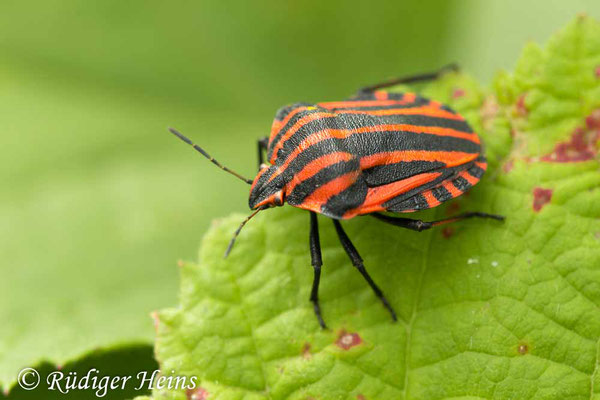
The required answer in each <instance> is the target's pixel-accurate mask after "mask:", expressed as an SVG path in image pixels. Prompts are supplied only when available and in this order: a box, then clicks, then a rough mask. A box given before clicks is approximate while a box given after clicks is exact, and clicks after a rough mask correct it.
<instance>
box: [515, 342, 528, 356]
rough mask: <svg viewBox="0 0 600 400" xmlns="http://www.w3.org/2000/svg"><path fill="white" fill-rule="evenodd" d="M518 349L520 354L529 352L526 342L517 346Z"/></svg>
mask: <svg viewBox="0 0 600 400" xmlns="http://www.w3.org/2000/svg"><path fill="white" fill-rule="evenodd" d="M517 351H518V352H519V354H527V353H529V346H527V345H526V344H525V343H521V344H520V345H519V347H518V348H517Z"/></svg>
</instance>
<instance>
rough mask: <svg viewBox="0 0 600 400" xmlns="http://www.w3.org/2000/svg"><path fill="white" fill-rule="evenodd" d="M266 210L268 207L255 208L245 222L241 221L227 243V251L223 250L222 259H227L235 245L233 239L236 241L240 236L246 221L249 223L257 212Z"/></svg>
mask: <svg viewBox="0 0 600 400" xmlns="http://www.w3.org/2000/svg"><path fill="white" fill-rule="evenodd" d="M266 208H268V207H260V208H257V209H256V211H254V212H253V213H252V214H250V215H249V216H247V217H246V219H245V220H243V221H242V223H241V224H240V226H238V228H237V229H236V230H235V232H234V234H233V237H232V238H231V240H230V241H229V245H228V246H227V250H225V254H224V255H223V258H227V256H228V255H229V253H231V249H233V245H234V244H235V239H237V237H238V235H239V234H240V232H241V230H242V228H243V227H244V225H246V223H247V222H248V221H250V220H251V219H252V217H254V216H255V215H256V214H258V212H259V211H262V210H264V209H266Z"/></svg>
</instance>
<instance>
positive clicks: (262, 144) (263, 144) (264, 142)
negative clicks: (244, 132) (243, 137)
mask: <svg viewBox="0 0 600 400" xmlns="http://www.w3.org/2000/svg"><path fill="white" fill-rule="evenodd" d="M256 144H257V145H258V146H257V147H258V168H260V166H261V165H262V164H264V162H265V161H264V157H263V151H266V150H267V146H268V145H269V138H268V137H263V138H260V139H258V141H257V142H256Z"/></svg>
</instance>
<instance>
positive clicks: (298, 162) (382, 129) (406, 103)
mask: <svg viewBox="0 0 600 400" xmlns="http://www.w3.org/2000/svg"><path fill="white" fill-rule="evenodd" d="M449 70H456V66H454V65H449V66H446V67H444V68H442V69H440V70H439V71H437V72H433V73H428V74H422V75H417V76H411V77H405V78H398V79H393V80H389V81H386V82H382V83H379V84H376V85H372V86H368V87H365V88H363V89H361V90H359V91H358V93H357V94H356V95H355V96H354V97H352V98H350V99H349V100H345V101H334V102H323V103H317V104H308V103H296V104H292V105H289V106H286V107H283V108H281V109H280V110H279V111H278V112H277V114H276V116H275V120H274V121H273V125H272V128H271V135H270V137H268V138H266V137H265V138H263V139H260V140H259V141H258V159H259V171H258V174H257V175H256V177H255V178H254V180H250V179H246V178H244V177H243V176H241V175H240V174H238V173H236V172H234V171H232V170H230V169H228V168H227V167H225V166H223V165H222V164H220V163H219V162H218V161H216V160H215V159H214V158H212V157H211V156H210V155H209V154H208V153H207V152H206V151H204V150H203V149H202V148H201V147H199V146H197V145H196V144H194V143H192V141H190V140H189V139H188V138H187V137H185V136H183V135H182V134H181V133H179V132H177V131H176V130H174V129H170V131H171V132H172V133H173V134H175V135H176V136H177V137H179V138H180V139H181V140H183V141H184V142H186V143H187V144H189V145H191V146H193V147H194V148H195V149H196V150H197V151H198V152H200V153H201V154H202V155H203V156H204V157H206V158H207V159H209V160H210V161H211V162H212V163H213V164H215V165H216V166H217V167H219V168H221V169H223V170H225V171H227V172H229V173H231V174H233V175H235V176H236V177H238V178H239V179H241V180H243V181H244V182H246V183H248V184H250V185H251V188H250V198H249V206H250V209H252V210H253V212H252V214H250V216H249V217H247V218H246V219H245V220H244V221H243V222H242V223H241V225H240V226H239V228H238V229H237V230H236V232H235V233H234V235H233V238H232V239H231V241H230V243H229V246H228V248H227V250H226V252H225V256H227V254H229V252H230V251H231V249H232V247H233V244H234V242H235V239H236V237H237V236H238V234H239V233H240V231H241V229H242V228H243V226H244V225H245V224H246V223H247V222H248V221H249V220H250V219H251V218H252V217H253V216H255V215H256V214H257V213H259V212H260V211H262V210H266V209H267V208H271V207H277V206H282V205H284V204H285V203H288V204H289V205H291V206H294V207H298V208H301V209H304V210H308V211H309V214H310V234H309V248H310V255H311V264H312V267H313V272H314V278H313V284H312V290H311V293H310V301H311V302H312V304H313V307H314V312H315V315H316V317H317V320H318V322H319V324H320V325H321V327H322V328H326V325H325V322H324V320H323V318H322V314H321V308H320V305H319V296H318V290H319V281H320V278H321V265H322V258H321V245H320V241H319V229H318V222H317V214H322V215H324V216H326V217H329V218H331V219H332V221H333V224H334V227H335V230H336V232H337V235H338V237H339V240H340V242H341V245H342V247H343V248H344V250H345V251H346V253H347V254H348V256H349V257H350V260H351V262H352V264H353V265H354V266H355V267H356V268H357V269H358V271H359V272H360V273H361V275H362V276H363V277H364V279H365V280H366V281H367V283H368V284H369V286H370V287H371V289H372V290H373V292H374V293H375V295H376V296H377V297H378V298H379V299H380V301H381V302H382V304H383V306H384V307H385V308H386V309H387V310H388V311H389V313H390V314H391V317H392V319H393V320H394V321H395V320H396V313H395V311H394V309H393V308H392V306H391V305H390V303H389V302H388V300H387V299H386V297H385V296H384V294H383V292H382V291H381V289H380V288H379V286H378V285H377V284H375V282H374V281H373V279H372V278H371V276H370V275H369V273H368V272H367V270H366V269H365V266H364V264H363V260H362V258H361V256H360V255H359V253H358V251H357V250H356V247H354V245H353V244H352V242H351V241H350V239H349V238H348V235H347V234H346V232H345V231H344V229H343V228H342V224H341V222H340V221H341V220H345V219H349V218H353V217H356V216H359V215H371V216H373V217H375V218H377V219H378V220H380V221H382V222H385V223H388V224H392V225H395V226H398V227H401V228H406V229H411V230H414V231H419V232H420V231H423V230H425V229H430V228H432V227H434V226H439V225H443V224H447V223H450V222H456V221H459V220H462V219H466V218H473V217H478V218H492V219H495V220H499V221H502V220H504V217H502V216H499V215H492V214H487V213H482V212H467V213H463V214H459V215H456V216H454V217H450V218H446V219H441V220H438V221H429V222H428V221H421V220H415V219H409V218H399V217H393V216H390V215H388V214H383V212H392V213H410V212H415V211H420V210H425V209H428V208H432V207H436V206H438V205H439V204H441V203H443V202H445V201H448V200H450V199H452V198H455V197H457V196H460V195H461V194H463V193H464V192H465V191H467V190H468V189H470V188H471V187H472V186H473V185H475V184H476V183H477V182H479V180H480V179H481V177H482V175H483V173H484V172H485V170H486V167H487V163H486V160H485V156H484V154H483V149H482V146H481V142H480V139H479V137H478V136H477V134H476V133H475V132H473V130H472V129H471V127H470V126H469V124H468V123H467V122H466V121H465V119H464V118H463V117H462V116H461V115H459V114H458V113H456V112H455V111H453V110H452V109H451V108H450V107H448V106H447V105H444V104H442V103H440V102H437V101H434V100H429V99H426V98H424V97H421V96H419V95H417V94H414V93H396V92H387V91H383V90H381V89H384V88H387V87H391V86H395V85H398V84H404V83H415V82H424V81H428V80H433V79H436V78H438V77H439V76H441V75H442V74H443V73H445V72H446V71H449ZM265 152H266V156H267V160H268V162H269V164H266V163H264V155H265Z"/></svg>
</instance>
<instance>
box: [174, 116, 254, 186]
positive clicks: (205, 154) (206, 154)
mask: <svg viewBox="0 0 600 400" xmlns="http://www.w3.org/2000/svg"><path fill="white" fill-rule="evenodd" d="M169 132H171V133H172V134H173V135H175V136H177V137H178V138H179V139H181V140H183V141H184V142H186V143H187V144H189V145H190V146H192V147H193V148H194V149H196V151H197V152H198V153H200V154H202V155H203V156H204V157H206V158H207V159H208V160H209V161H210V162H211V163H213V164H215V165H216V166H217V167H219V168H221V169H222V170H223V171H226V172H229V173H230V174H232V175H234V176H235V177H237V178H239V179H241V180H243V181H244V182H246V183H247V184H249V185H252V180H251V179H248V178H244V177H243V176H242V175H240V174H238V173H237V172H235V171H232V170H230V169H229V168H227V167H226V166H224V165H223V164H221V163H220V162H218V161H217V160H215V159H214V158H213V157H212V156H211V155H210V154H208V153H207V152H206V151H204V149H203V148H202V147H200V146H198V145H197V144H195V143H194V142H192V141H191V140H190V139H188V138H187V137H185V136H183V135H182V134H181V133H180V132H178V131H176V130H175V129H173V128H169Z"/></svg>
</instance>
